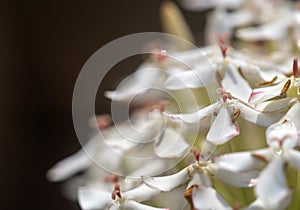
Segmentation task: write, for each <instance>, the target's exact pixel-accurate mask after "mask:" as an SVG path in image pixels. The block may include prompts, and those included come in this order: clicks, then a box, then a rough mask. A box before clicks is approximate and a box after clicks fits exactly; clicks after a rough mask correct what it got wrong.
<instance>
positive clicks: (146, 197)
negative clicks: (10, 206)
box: [47, 0, 300, 210]
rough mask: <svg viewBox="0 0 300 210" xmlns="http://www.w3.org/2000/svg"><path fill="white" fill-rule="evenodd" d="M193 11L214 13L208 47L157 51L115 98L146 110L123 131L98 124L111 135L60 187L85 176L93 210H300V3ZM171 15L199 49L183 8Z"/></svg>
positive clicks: (234, 1) (83, 155) (194, 2)
mask: <svg viewBox="0 0 300 210" xmlns="http://www.w3.org/2000/svg"><path fill="white" fill-rule="evenodd" d="M181 3H182V6H183V7H184V8H185V9H189V10H193V11H196V10H200V11H203V10H208V9H210V11H211V12H210V14H209V16H208V17H207V26H206V29H205V37H206V44H207V45H206V46H203V47H199V49H198V48H197V49H183V48H181V47H182V45H177V46H171V47H170V45H172V44H174V45H176V44H175V43H169V45H168V46H161V47H160V46H159V47H158V48H156V49H153V52H154V53H153V56H151V57H150V58H149V59H148V60H147V61H146V62H145V63H143V64H142V65H141V66H140V67H139V68H138V69H137V71H136V72H135V73H134V74H133V75H132V78H131V79H130V80H129V82H127V83H125V84H123V85H122V86H121V87H120V88H119V89H116V90H115V91H107V92H106V93H105V95H106V97H108V98H110V99H111V100H113V101H116V102H130V101H131V100H132V99H133V98H137V99H138V103H139V107H141V108H140V109H136V110H135V111H134V112H133V113H132V115H131V116H130V119H128V120H125V121H123V122H119V123H118V124H111V119H110V117H109V116H108V115H100V116H98V117H97V118H96V120H95V119H94V120H93V122H94V121H95V122H97V124H96V125H92V127H94V128H95V129H98V130H100V131H101V134H102V135H96V136H94V137H93V138H91V139H90V140H89V141H88V142H87V143H86V145H84V146H83V148H82V149H81V150H80V151H78V152H77V153H75V154H74V155H72V156H70V157H68V158H66V159H64V160H62V161H60V162H58V163H57V164H56V165H54V166H53V168H51V169H50V170H49V172H48V174H47V176H48V178H49V180H51V181H63V180H66V179H68V178H70V177H72V176H73V175H75V174H77V173H78V172H81V171H83V172H84V173H83V174H82V175H81V176H80V177H79V178H78V176H77V177H76V180H75V182H74V181H73V182H72V183H73V185H76V187H77V188H78V190H77V194H76V196H75V198H76V199H77V200H78V202H79V204H80V206H81V208H82V209H84V210H94V209H95V210H96V209H103V210H106V209H108V210H116V209H125V210H156V209H157V210H158V209H172V210H173V209H174V210H176V209H178V210H181V209H197V210H207V209H216V210H227V209H228V210H229V209H232V210H237V209H245V210H284V209H290V210H294V209H300V201H299V196H300V152H299V151H298V149H299V146H300V73H299V65H298V60H299V57H300V8H299V3H297V2H289V1H284V0H261V1H256V0H255V1H246V0H231V1H230V0H213V1H205V0H182V1H181ZM162 8H163V9H162V13H163V15H162V17H163V18H164V20H163V21H164V24H165V25H167V26H168V27H167V28H166V30H167V32H170V33H175V34H180V35H183V36H184V38H187V37H189V38H191V37H192V35H191V33H190V31H189V30H188V27H187V26H186V25H185V22H184V20H183V19H182V15H181V14H179V10H178V8H176V6H175V5H174V4H173V3H172V2H165V3H164V5H163V7H162ZM174 19H175V20H178V21H179V23H178V25H177V27H176V26H174V24H175V25H176V23H174ZM179 26H180V27H179ZM191 39H192V38H191ZM185 47H186V46H184V48H185ZM178 61H179V62H178ZM153 89H160V90H163V91H162V93H159V94H158V93H157V92H155V91H152V90H153ZM166 92H167V93H169V94H168V95H166V94H164V93H166ZM170 96H171V97H170ZM190 98H192V99H190ZM166 99H167V100H168V102H166V101H165V100H166ZM193 100H194V102H191V101H193ZM195 101H196V102H195ZM262 134H263V135H262ZM87 154H88V155H87ZM129 157H134V158H129ZM99 163H100V164H99ZM98 165H100V166H102V168H101V167H99V166H98ZM103 166H104V167H103ZM73 189H74V187H73Z"/></svg>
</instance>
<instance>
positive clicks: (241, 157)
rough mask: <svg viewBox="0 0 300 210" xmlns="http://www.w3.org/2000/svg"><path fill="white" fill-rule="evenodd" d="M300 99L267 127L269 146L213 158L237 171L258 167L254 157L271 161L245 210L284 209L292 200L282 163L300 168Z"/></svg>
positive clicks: (261, 175) (259, 178) (219, 164)
mask: <svg viewBox="0 0 300 210" xmlns="http://www.w3.org/2000/svg"><path fill="white" fill-rule="evenodd" d="M299 113H300V103H299V102H297V103H295V104H294V105H293V106H292V107H291V108H290V110H289V111H288V112H287V114H286V115H285V116H284V117H283V118H282V119H281V120H280V121H279V122H277V123H275V124H273V125H271V126H269V127H268V129H267V131H266V139H267V144H268V146H269V147H268V148H266V149H261V150H256V151H249V152H240V153H232V154H226V155H223V156H221V157H219V158H218V159H216V161H215V164H216V165H218V166H223V167H227V168H228V170H231V171H235V172H239V171H245V170H251V169H253V168H258V167H260V165H258V164H257V160H265V161H270V163H269V164H268V165H267V166H266V167H265V168H264V169H263V170H262V172H261V173H260V175H259V177H258V181H257V183H255V184H256V186H255V195H256V197H257V199H256V201H254V202H253V203H252V204H250V206H249V207H248V208H247V210H248V209H249V210H252V209H269V210H281V209H285V208H286V207H287V206H288V205H289V202H290V200H291V190H290V189H289V188H288V187H287V184H286V181H285V174H284V164H285V163H286V162H287V163H288V164H289V165H291V166H292V167H294V168H296V169H297V170H299V171H300V164H299V163H300V152H298V151H296V150H294V147H296V146H297V145H299V131H300V116H299Z"/></svg>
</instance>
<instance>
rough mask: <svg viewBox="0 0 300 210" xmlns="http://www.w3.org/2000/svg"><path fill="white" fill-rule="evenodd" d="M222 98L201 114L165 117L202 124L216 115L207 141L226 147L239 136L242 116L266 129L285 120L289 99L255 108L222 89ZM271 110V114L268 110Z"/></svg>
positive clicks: (167, 114) (204, 109) (201, 110)
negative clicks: (283, 117)
mask: <svg viewBox="0 0 300 210" xmlns="http://www.w3.org/2000/svg"><path fill="white" fill-rule="evenodd" d="M218 93H219V94H220V96H221V97H220V99H219V100H218V101H217V102H216V103H213V104H211V105H209V106H207V107H204V108H203V109H200V110H199V111H197V112H193V113H188V114H169V113H165V112H164V114H165V115H166V116H167V117H168V118H169V119H170V120H173V121H175V122H177V121H183V122H185V123H188V124H199V123H200V121H201V120H203V119H204V118H207V117H210V116H216V117H215V119H214V120H213V122H212V124H211V126H210V129H209V132H208V134H207V136H206V139H207V140H208V141H209V142H210V143H212V144H215V145H219V144H224V143H226V142H227V141H229V140H230V139H232V138H233V137H234V136H236V135H238V134H239V127H238V124H237V122H236V120H237V118H238V117H239V116H240V117H242V118H244V119H245V120H247V121H250V122H253V123H256V124H258V125H262V126H269V125H270V124H272V123H274V122H276V121H277V120H279V119H280V118H281V117H282V113H281V112H282V111H283V110H284V109H285V108H286V106H287V104H288V102H289V101H288V100H281V101H273V102H266V103H264V104H260V106H257V107H256V108H254V107H251V106H249V105H247V104H245V103H243V102H242V101H240V100H238V99H236V98H233V96H232V95H231V94H230V93H228V92H226V91H225V90H223V89H218ZM266 110H267V111H266Z"/></svg>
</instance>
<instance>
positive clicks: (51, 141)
mask: <svg viewBox="0 0 300 210" xmlns="http://www.w3.org/2000/svg"><path fill="white" fill-rule="evenodd" d="M161 3H162V1H161V0H151V1H140V0H131V1H117V0H112V1H100V0H97V1H96V0H87V1H71V0H64V1H57V0H51V1H50V0H44V1H37V0H32V1H29V2H28V1H23V2H22V1H8V0H2V1H1V6H0V8H1V12H0V16H1V19H0V21H1V26H2V27H1V32H0V36H1V38H0V43H1V50H0V51H1V59H0V60H1V73H2V74H1V75H2V76H1V77H0V87H1V88H0V91H1V110H2V113H1V128H2V129H1V139H0V170H1V175H0V177H1V179H0V193H1V195H0V209H3V210H10V209H31V210H34V209H43V210H48V209H49V210H50V209H56V210H62V209H69V210H72V209H79V207H78V204H77V203H73V202H70V201H68V200H66V199H65V198H64V197H63V195H62V193H61V188H62V184H61V183H50V182H48V181H47V180H46V178H45V173H46V171H47V170H48V169H49V168H50V167H51V166H52V165H53V164H54V163H55V162H57V161H58V160H60V159H62V158H64V157H66V156H68V155H70V154H72V153H73V152H75V151H77V150H78V149H79V148H80V145H79V142H78V141H77V138H76V135H75V132H74V129H73V123H72V115H71V108H72V93H73V87H74V84H75V81H76V78H77V76H78V74H79V72H80V70H81V68H82V66H83V65H84V63H85V62H86V61H87V59H88V58H89V57H90V56H91V55H92V54H93V53H94V52H95V51H96V50H97V49H99V48H100V47H101V46H103V45H104V44H107V43H108V42H110V41H113V40H114V39H117V38H119V37H122V36H124V35H128V34H132V33H137V32H146V31H151V32H156V31H162V29H161V25H160V20H159V7H160V4H161ZM184 15H185V17H186V18H187V20H188V22H189V23H190V24H191V27H192V29H193V32H194V33H195V34H196V35H197V34H198V35H199V31H200V30H201V28H202V27H203V23H204V19H203V15H202V14H199V13H192V12H186V11H185V12H184ZM197 37H198V38H199V43H201V36H197ZM140 62H141V59H138V58H137V59H130V60H129V61H126V62H122V63H121V64H120V65H117V66H116V69H114V71H113V74H110V75H108V76H107V77H106V78H105V80H104V82H103V87H102V89H103V90H105V89H113V88H114V87H116V85H117V82H118V81H119V79H121V78H122V77H124V76H125V75H127V74H129V73H130V72H133V71H134V70H135V68H136V67H137V66H138V64H139V63H140ZM102 94H103V92H101V91H99V97H98V98H97V107H96V111H97V112H98V113H109V112H110V101H109V100H107V99H105V98H104V97H103V96H102Z"/></svg>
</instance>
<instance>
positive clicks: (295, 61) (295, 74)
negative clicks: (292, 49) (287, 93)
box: [293, 58, 298, 77]
mask: <svg viewBox="0 0 300 210" xmlns="http://www.w3.org/2000/svg"><path fill="white" fill-rule="evenodd" d="M293 76H294V77H297V76H298V59H297V58H294V61H293Z"/></svg>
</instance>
